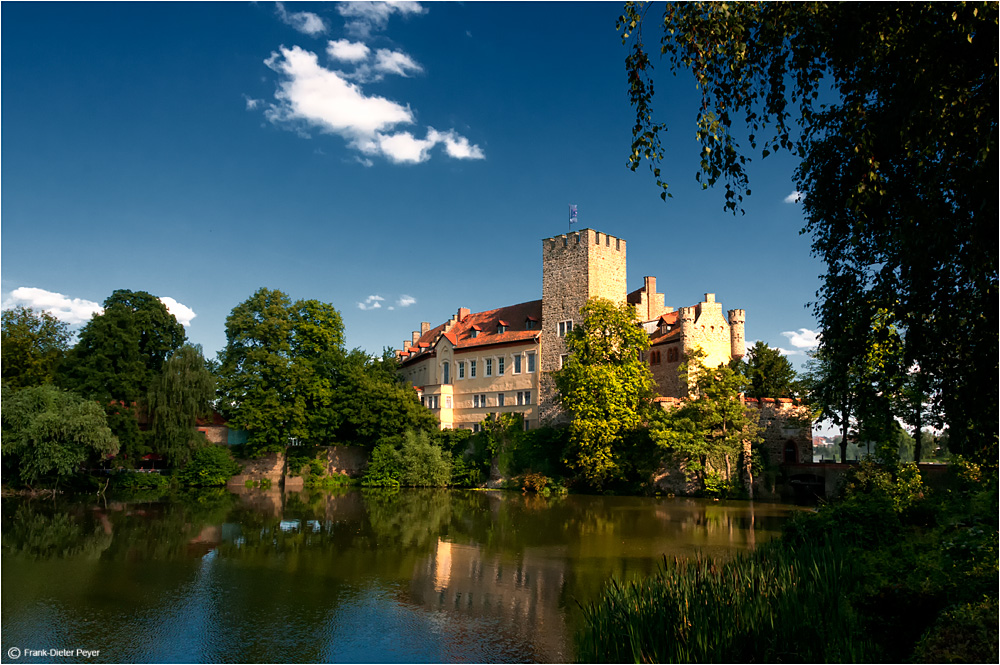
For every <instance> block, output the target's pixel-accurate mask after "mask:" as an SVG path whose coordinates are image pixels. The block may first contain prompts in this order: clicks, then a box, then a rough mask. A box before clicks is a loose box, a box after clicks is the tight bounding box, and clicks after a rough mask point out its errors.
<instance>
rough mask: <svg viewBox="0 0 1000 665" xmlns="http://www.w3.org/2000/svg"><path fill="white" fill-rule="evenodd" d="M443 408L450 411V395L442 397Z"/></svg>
mask: <svg viewBox="0 0 1000 665" xmlns="http://www.w3.org/2000/svg"><path fill="white" fill-rule="evenodd" d="M444 408H446V409H450V408H451V395H445V396H444Z"/></svg>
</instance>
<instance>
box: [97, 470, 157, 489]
mask: <svg viewBox="0 0 1000 665" xmlns="http://www.w3.org/2000/svg"><path fill="white" fill-rule="evenodd" d="M111 486H112V487H113V488H114V489H116V490H121V491H125V492H138V491H142V490H165V489H167V487H169V486H170V481H169V480H167V478H166V477H165V476H162V475H160V474H159V473H134V472H129V471H125V472H122V473H117V474H115V475H114V477H113V478H112V480H111Z"/></svg>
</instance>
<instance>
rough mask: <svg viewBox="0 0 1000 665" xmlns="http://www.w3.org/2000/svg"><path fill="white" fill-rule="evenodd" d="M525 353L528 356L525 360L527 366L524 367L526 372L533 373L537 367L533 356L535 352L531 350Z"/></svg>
mask: <svg viewBox="0 0 1000 665" xmlns="http://www.w3.org/2000/svg"><path fill="white" fill-rule="evenodd" d="M525 355H526V356H528V360H527V363H528V366H527V368H526V370H527V373H528V374H534V373H535V370H536V369H538V363H537V362H536V358H535V355H536V354H535V352H534V351H532V352H530V353H526V354H525Z"/></svg>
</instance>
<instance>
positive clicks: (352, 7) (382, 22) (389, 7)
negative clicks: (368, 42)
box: [337, 2, 427, 37]
mask: <svg viewBox="0 0 1000 665" xmlns="http://www.w3.org/2000/svg"><path fill="white" fill-rule="evenodd" d="M337 11H338V12H340V15H341V16H343V17H344V18H346V19H347V23H346V24H345V26H344V27H345V28H346V29H347V31H348V32H349V33H351V34H353V35H358V36H360V37H367V36H368V35H370V34H371V33H372V32H373V31H375V30H383V29H385V26H386V25H387V24H388V23H389V17H391V16H392V15H393V14H397V13H398V14H400V15H401V16H405V15H410V14H423V13H424V12H426V11H427V10H426V9H424V8H423V7H422V6H421V5H420V3H418V2H342V3H340V4H338V5H337Z"/></svg>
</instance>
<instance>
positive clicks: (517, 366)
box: [514, 353, 521, 374]
mask: <svg viewBox="0 0 1000 665" xmlns="http://www.w3.org/2000/svg"><path fill="white" fill-rule="evenodd" d="M520 373H521V354H520V353H519V354H517V355H516V356H514V374H520Z"/></svg>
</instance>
